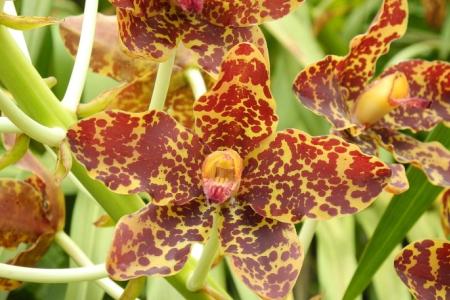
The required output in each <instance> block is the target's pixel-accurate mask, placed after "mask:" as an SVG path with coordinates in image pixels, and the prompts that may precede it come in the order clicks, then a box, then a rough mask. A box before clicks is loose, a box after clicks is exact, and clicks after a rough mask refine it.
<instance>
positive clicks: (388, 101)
mask: <svg viewBox="0 0 450 300" xmlns="http://www.w3.org/2000/svg"><path fill="white" fill-rule="evenodd" d="M429 104H430V102H429V101H427V100H425V99H421V98H411V97H410V96H409V84H408V80H407V78H406V76H405V74H403V73H400V72H397V73H394V74H391V75H388V76H386V77H383V78H381V79H379V80H377V81H375V82H373V83H372V84H371V85H370V86H369V87H368V88H367V89H366V90H365V91H364V92H363V93H362V94H361V95H360V96H359V97H358V99H357V100H356V107H355V110H354V117H355V118H356V120H357V122H359V123H360V124H362V125H365V126H368V125H372V124H374V123H376V122H377V121H379V120H380V119H382V118H383V117H384V116H385V115H386V114H388V113H390V112H391V111H392V110H394V109H395V108H397V107H399V106H413V107H421V108H426V107H428V106H429Z"/></svg>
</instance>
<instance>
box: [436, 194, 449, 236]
mask: <svg viewBox="0 0 450 300" xmlns="http://www.w3.org/2000/svg"><path fill="white" fill-rule="evenodd" d="M438 203H439V206H440V208H441V224H442V228H443V230H444V233H445V235H446V236H450V189H445V190H443V191H442V193H441V194H440V195H439V196H438Z"/></svg>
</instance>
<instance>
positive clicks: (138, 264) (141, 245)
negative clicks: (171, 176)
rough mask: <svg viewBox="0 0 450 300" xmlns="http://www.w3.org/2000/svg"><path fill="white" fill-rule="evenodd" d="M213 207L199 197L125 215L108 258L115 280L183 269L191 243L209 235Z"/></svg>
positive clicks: (108, 265) (164, 273)
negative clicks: (187, 201) (186, 201)
mask: <svg viewBox="0 0 450 300" xmlns="http://www.w3.org/2000/svg"><path fill="white" fill-rule="evenodd" d="M213 211H214V208H213V206H211V205H209V204H208V203H207V202H206V201H205V199H203V198H200V199H198V200H194V201H191V202H189V203H188V204H185V205H175V204H169V205H167V206H157V205H153V204H148V205H147V206H146V207H144V208H143V209H141V210H139V211H138V212H136V213H133V214H130V215H127V216H124V217H122V218H121V219H120V221H119V223H118V224H117V227H116V230H115V233H114V238H113V243H112V248H111V250H110V253H109V255H108V258H107V270H108V273H109V274H110V276H111V277H112V278H113V279H115V280H128V279H131V278H135V277H140V276H143V275H146V276H149V275H160V276H168V275H171V274H174V273H176V272H178V271H180V270H181V268H182V267H183V265H184V264H185V262H186V260H187V259H188V256H189V252H190V249H191V244H192V243H193V242H203V241H205V239H207V237H208V233H209V230H210V229H211V227H212V221H213V217H212V213H213Z"/></svg>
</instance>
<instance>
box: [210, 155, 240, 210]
mask: <svg viewBox="0 0 450 300" xmlns="http://www.w3.org/2000/svg"><path fill="white" fill-rule="evenodd" d="M242 169H243V162H242V158H241V157H240V156H239V154H238V153H237V152H236V151H234V150H231V149H226V150H223V151H214V152H213V153H211V154H209V155H208V156H207V157H206V159H205V161H204V162H203V166H202V183H203V192H204V193H205V196H206V198H207V199H208V200H209V201H212V202H214V203H218V204H220V203H223V202H225V201H227V200H228V199H230V198H231V197H233V196H234V195H235V194H236V193H237V191H238V189H239V185H240V182H241V174H242Z"/></svg>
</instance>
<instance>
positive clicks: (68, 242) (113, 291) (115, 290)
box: [55, 231, 124, 299]
mask: <svg viewBox="0 0 450 300" xmlns="http://www.w3.org/2000/svg"><path fill="white" fill-rule="evenodd" d="M55 241H56V242H57V243H58V245H59V246H61V248H63V250H64V251H65V252H66V253H67V254H68V255H69V256H70V257H71V258H72V259H73V260H74V261H75V263H76V264H77V265H79V266H84V267H85V268H89V267H91V268H92V267H98V268H99V266H101V267H103V272H104V276H102V277H99V278H98V279H97V280H96V283H97V284H98V285H99V286H100V287H101V288H103V289H104V290H105V292H106V293H108V295H110V296H111V297H113V298H114V299H119V298H120V297H121V295H122V294H123V292H124V290H123V289H122V288H121V287H120V286H119V285H118V284H116V283H115V282H114V281H112V280H111V279H109V278H105V277H108V274H107V273H106V268H105V266H104V264H101V265H97V266H94V264H93V263H92V261H91V260H90V259H89V257H87V256H86V254H85V253H84V252H83V250H81V249H80V247H78V245H77V244H76V243H75V242H74V241H73V240H72V239H71V238H70V237H69V236H68V235H67V234H66V233H65V232H63V231H60V232H58V233H57V234H56V236H55ZM69 270H72V269H69ZM64 282H65V281H64Z"/></svg>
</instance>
